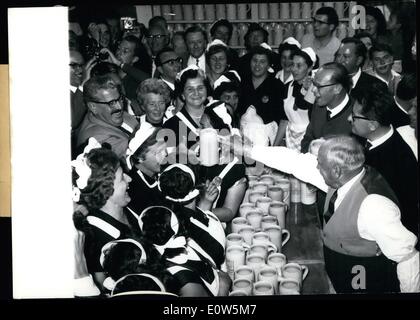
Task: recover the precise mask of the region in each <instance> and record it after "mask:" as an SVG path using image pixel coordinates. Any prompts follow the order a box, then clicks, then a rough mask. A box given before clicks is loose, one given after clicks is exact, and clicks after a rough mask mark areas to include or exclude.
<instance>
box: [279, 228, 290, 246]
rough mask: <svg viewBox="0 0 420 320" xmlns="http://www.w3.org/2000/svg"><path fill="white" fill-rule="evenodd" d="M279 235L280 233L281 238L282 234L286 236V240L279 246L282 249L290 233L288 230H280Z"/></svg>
mask: <svg viewBox="0 0 420 320" xmlns="http://www.w3.org/2000/svg"><path fill="white" fill-rule="evenodd" d="M281 233H282V237H283V234H287V235H286V239H284V240H283V242H282V243H281V246H282V247H283V246H284V245H285V244H286V243H287V241H289V239H290V232H289V230H286V229H282V230H281Z"/></svg>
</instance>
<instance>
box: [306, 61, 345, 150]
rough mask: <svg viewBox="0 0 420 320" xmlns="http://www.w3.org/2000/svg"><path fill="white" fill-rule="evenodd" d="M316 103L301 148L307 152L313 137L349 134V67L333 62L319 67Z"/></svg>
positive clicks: (315, 91) (315, 85)
mask: <svg viewBox="0 0 420 320" xmlns="http://www.w3.org/2000/svg"><path fill="white" fill-rule="evenodd" d="M313 87H314V89H313V90H314V94H315V99H316V100H315V104H314V107H313V109H312V114H311V119H310V122H309V125H308V127H307V128H306V133H305V136H304V137H303V139H302V142H301V150H302V152H307V151H308V149H309V144H310V143H311V141H312V140H315V139H319V138H323V137H327V136H331V135H337V134H350V133H351V126H350V124H349V123H348V121H347V118H348V116H349V114H350V113H351V110H352V100H351V99H350V97H349V95H348V94H347V92H348V90H349V88H350V80H349V76H348V73H347V70H346V69H345V68H344V67H343V66H342V65H340V64H338V63H335V62H330V63H327V64H324V65H323V66H322V67H321V68H319V69H318V71H317V73H316V74H315V78H314V80H313Z"/></svg>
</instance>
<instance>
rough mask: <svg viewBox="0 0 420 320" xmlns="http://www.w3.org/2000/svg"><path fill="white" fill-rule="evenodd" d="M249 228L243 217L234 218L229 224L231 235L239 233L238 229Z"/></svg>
mask: <svg viewBox="0 0 420 320" xmlns="http://www.w3.org/2000/svg"><path fill="white" fill-rule="evenodd" d="M244 226H249V223H248V220H247V219H246V218H244V217H236V218H234V219H233V220H232V222H231V230H232V233H239V229H241V228H242V227H244Z"/></svg>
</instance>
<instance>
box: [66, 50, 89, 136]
mask: <svg viewBox="0 0 420 320" xmlns="http://www.w3.org/2000/svg"><path fill="white" fill-rule="evenodd" d="M84 65H85V60H84V59H83V56H82V55H81V54H80V52H79V51H76V50H70V63H69V66H70V99H71V128H72V131H73V132H74V131H75V130H77V128H78V127H79V125H80V123H81V122H82V120H83V118H84V116H85V114H86V106H85V103H84V101H83V88H82V86H81V85H82V82H83V78H84Z"/></svg>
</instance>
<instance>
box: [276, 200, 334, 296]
mask: <svg viewBox="0 0 420 320" xmlns="http://www.w3.org/2000/svg"><path fill="white" fill-rule="evenodd" d="M320 225H321V224H320V221H319V216H318V210H317V207H316V204H314V205H310V206H308V205H302V204H300V203H299V204H295V203H292V204H291V206H290V209H289V211H288V212H287V215H286V228H287V229H288V230H289V232H290V240H289V241H288V242H287V243H286V244H285V245H284V247H283V249H282V253H283V254H285V255H286V257H287V261H288V262H297V263H299V264H303V265H306V266H307V267H308V268H309V273H308V276H307V277H306V279H305V280H304V282H303V287H302V294H308V295H310V294H332V293H335V291H334V289H333V287H332V285H331V282H330V280H329V278H328V275H327V273H326V271H325V264H324V255H323V249H322V239H321V227H320Z"/></svg>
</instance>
